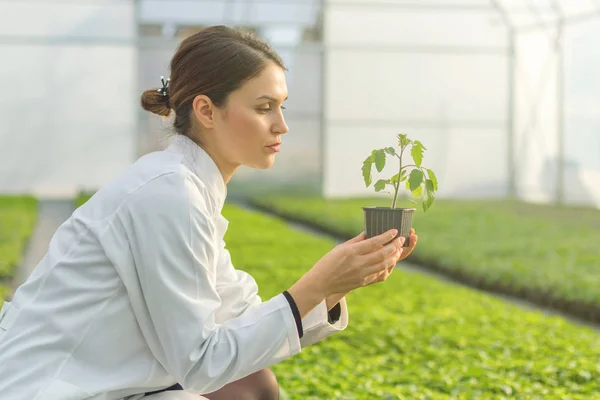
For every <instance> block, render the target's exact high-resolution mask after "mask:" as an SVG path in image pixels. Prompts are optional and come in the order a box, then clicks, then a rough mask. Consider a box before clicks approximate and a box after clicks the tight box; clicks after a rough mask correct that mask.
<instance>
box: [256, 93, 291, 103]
mask: <svg viewBox="0 0 600 400" xmlns="http://www.w3.org/2000/svg"><path fill="white" fill-rule="evenodd" d="M261 99H267V100H271V101H278V100H277V99H276V98H275V97H273V96H270V95H268V94H263V95H262V96H260V97H257V98H256V100H261ZM287 99H288V98H287V97H286V98H285V99H283V101H286V100H287Z"/></svg>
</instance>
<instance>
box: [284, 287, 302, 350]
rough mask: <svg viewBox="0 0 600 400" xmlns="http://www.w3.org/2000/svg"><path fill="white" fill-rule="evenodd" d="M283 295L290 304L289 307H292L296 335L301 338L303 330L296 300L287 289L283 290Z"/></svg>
mask: <svg viewBox="0 0 600 400" xmlns="http://www.w3.org/2000/svg"><path fill="white" fill-rule="evenodd" d="M283 295H284V296H285V298H286V300H287V301H288V303H289V304H290V307H291V309H292V314H294V320H295V321H296V330H297V332H298V337H299V338H300V339H302V335H303V334H304V332H303V329H302V317H300V310H298V306H297V305H296V301H295V300H294V298H293V297H292V295H291V294H290V293H289V292H288V291H287V290H284V291H283Z"/></svg>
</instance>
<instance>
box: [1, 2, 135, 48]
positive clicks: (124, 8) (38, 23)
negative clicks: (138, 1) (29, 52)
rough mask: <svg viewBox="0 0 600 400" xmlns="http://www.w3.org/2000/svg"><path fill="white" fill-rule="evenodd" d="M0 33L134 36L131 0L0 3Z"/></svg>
mask: <svg viewBox="0 0 600 400" xmlns="http://www.w3.org/2000/svg"><path fill="white" fill-rule="evenodd" d="M0 15H1V16H2V23H1V24H0V35H8V36H43V37H44V38H45V39H47V38H51V37H56V36H60V37H75V38H81V37H94V38H125V39H128V38H133V37H134V35H135V24H134V22H135V20H134V6H133V2H123V1H117V0H115V1H104V2H101V3H98V4H94V3H93V2H89V1H86V2H82V3H76V2H56V3H54V2H42V1H31V2H29V1H19V2H13V1H11V2H7V1H3V2H0Z"/></svg>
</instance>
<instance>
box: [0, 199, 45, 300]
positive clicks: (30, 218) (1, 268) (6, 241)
mask: <svg viewBox="0 0 600 400" xmlns="http://www.w3.org/2000/svg"><path fill="white" fill-rule="evenodd" d="M36 219H37V200H36V199H35V198H34V197H31V196H3V197H0V286H1V287H0V303H2V302H3V299H4V295H5V294H6V293H7V292H8V291H9V290H10V285H11V283H12V279H13V276H14V274H15V272H16V268H17V267H18V265H19V263H20V262H21V260H22V258H23V254H24V252H25V247H26V245H27V241H28V239H29V237H30V236H31V234H32V232H33V228H34V226H35V222H36Z"/></svg>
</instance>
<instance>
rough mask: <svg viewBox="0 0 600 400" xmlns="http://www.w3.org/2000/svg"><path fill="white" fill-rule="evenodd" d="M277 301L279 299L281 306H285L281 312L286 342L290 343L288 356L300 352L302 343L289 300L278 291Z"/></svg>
mask: <svg viewBox="0 0 600 400" xmlns="http://www.w3.org/2000/svg"><path fill="white" fill-rule="evenodd" d="M276 298H277V301H279V300H281V303H282V307H283V308H285V309H286V310H284V313H283V318H284V321H283V322H284V325H285V327H286V329H287V337H288V342H289V344H290V347H289V350H290V356H293V355H295V354H298V353H300V351H301V350H302V345H301V343H300V340H301V339H300V336H299V334H298V327H297V325H296V319H295V316H294V310H293V308H292V307H293V306H292V305H291V304H290V302H289V300H288V299H287V298H286V296H285V294H283V293H280V294H278V295H277V296H276Z"/></svg>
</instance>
